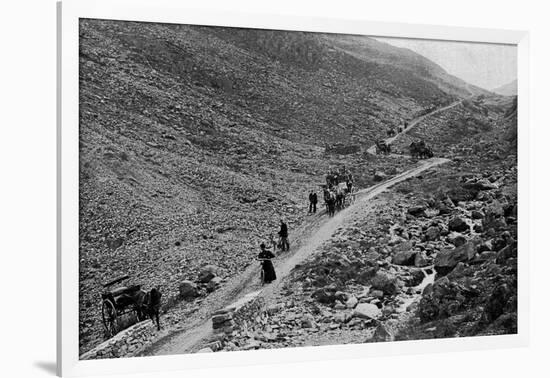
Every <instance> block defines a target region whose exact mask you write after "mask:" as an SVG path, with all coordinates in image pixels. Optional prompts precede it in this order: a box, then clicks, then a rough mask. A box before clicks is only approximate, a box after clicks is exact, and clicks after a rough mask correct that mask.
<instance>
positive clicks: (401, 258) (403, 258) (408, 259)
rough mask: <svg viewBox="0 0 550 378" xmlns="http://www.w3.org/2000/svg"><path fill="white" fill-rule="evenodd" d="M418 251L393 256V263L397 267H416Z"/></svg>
mask: <svg viewBox="0 0 550 378" xmlns="http://www.w3.org/2000/svg"><path fill="white" fill-rule="evenodd" d="M415 255H416V251H401V252H398V253H397V254H395V255H393V257H392V263H393V264H395V265H414V258H415Z"/></svg>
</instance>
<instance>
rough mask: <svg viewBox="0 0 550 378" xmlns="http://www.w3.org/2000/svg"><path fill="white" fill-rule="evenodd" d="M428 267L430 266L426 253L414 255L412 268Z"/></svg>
mask: <svg viewBox="0 0 550 378" xmlns="http://www.w3.org/2000/svg"><path fill="white" fill-rule="evenodd" d="M428 265H430V260H429V259H428V256H427V255H426V252H424V251H421V252H418V253H417V254H416V255H414V266H416V267H418V268H423V267H425V266H428Z"/></svg>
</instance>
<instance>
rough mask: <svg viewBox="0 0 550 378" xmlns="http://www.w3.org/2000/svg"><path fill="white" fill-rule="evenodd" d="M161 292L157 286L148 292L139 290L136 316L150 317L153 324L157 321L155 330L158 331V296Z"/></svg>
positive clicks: (159, 296) (142, 318) (141, 317)
mask: <svg viewBox="0 0 550 378" xmlns="http://www.w3.org/2000/svg"><path fill="white" fill-rule="evenodd" d="M161 297H162V293H161V292H160V291H159V290H158V289H157V288H155V287H154V288H152V289H151V291H149V292H148V293H146V292H144V291H143V290H140V292H139V294H138V300H137V301H138V318H139V319H140V320H145V319H147V317H149V318H150V319H151V321H152V322H153V324H154V323H155V320H156V323H157V330H159V331H160V319H159V318H160V298H161Z"/></svg>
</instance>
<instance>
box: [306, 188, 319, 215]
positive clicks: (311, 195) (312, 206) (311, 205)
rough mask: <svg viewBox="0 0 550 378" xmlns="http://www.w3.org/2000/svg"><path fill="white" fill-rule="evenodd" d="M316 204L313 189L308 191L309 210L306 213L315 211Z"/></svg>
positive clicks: (315, 195)
mask: <svg viewBox="0 0 550 378" xmlns="http://www.w3.org/2000/svg"><path fill="white" fill-rule="evenodd" d="M316 204H317V194H316V193H314V192H313V190H312V191H311V192H309V211H308V213H314V212H316V211H317V209H316V207H317V206H316Z"/></svg>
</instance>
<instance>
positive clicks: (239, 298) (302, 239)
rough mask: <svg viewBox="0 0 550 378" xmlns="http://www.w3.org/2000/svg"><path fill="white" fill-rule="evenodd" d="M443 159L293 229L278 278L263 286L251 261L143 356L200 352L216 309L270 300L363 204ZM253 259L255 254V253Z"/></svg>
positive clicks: (366, 191) (279, 259) (359, 194)
mask: <svg viewBox="0 0 550 378" xmlns="http://www.w3.org/2000/svg"><path fill="white" fill-rule="evenodd" d="M447 161H448V160H447V159H443V158H432V159H428V160H424V161H421V162H420V163H419V165H418V166H417V167H415V168H412V169H410V170H408V171H406V172H403V173H401V174H399V175H397V176H395V177H393V178H391V179H389V180H387V181H384V182H381V183H379V184H376V185H374V186H371V187H369V188H366V189H363V190H360V191H359V192H357V199H356V201H355V203H354V204H352V205H351V206H349V207H347V208H346V209H344V210H342V211H340V212H338V213H337V214H336V215H335V216H334V217H332V218H328V217H327V216H326V214H325V213H324V212H321V214H318V215H316V216H314V217H313V219H311V220H310V221H309V222H306V224H305V225H304V226H302V227H301V228H300V229H298V230H295V231H294V232H291V234H290V239H291V242H292V248H291V250H290V251H289V252H286V253H283V254H280V255H279V256H277V258H276V259H275V261H274V265H275V270H276V271H277V280H276V281H275V282H274V283H272V284H270V285H267V286H263V287H262V286H260V282H259V270H260V267H259V265H258V264H251V265H250V266H248V268H246V269H245V270H244V272H243V273H242V274H240V275H238V276H237V277H235V278H234V279H232V280H231V281H230V282H229V283H228V284H227V285H225V286H224V288H222V289H220V290H219V291H217V292H214V293H213V294H211V295H210V296H209V297H208V298H207V299H206V300H205V301H204V302H203V303H202V304H201V309H200V310H199V311H197V313H195V314H194V315H193V318H192V319H187V322H186V323H187V326H185V328H182V329H180V330H179V331H176V332H171V333H167V335H166V336H165V337H164V338H162V339H160V340H159V341H158V342H156V343H154V344H153V345H152V346H151V347H149V348H148V349H147V350H145V351H144V352H143V353H142V355H167V354H181V353H192V352H196V351H197V349H198V347H199V346H200V345H201V342H202V341H203V340H205V339H207V338H209V337H210V336H212V322H211V319H210V317H211V314H212V312H214V311H216V310H219V309H222V308H224V307H228V306H235V305H237V306H239V305H240V304H242V303H245V302H246V301H248V300H251V299H254V298H257V297H262V298H263V299H264V300H266V302H269V299H270V298H272V297H273V296H274V295H275V294H276V293H278V292H279V290H280V289H281V282H282V280H283V278H284V277H286V276H287V275H288V274H289V273H290V272H291V270H292V269H293V268H294V267H295V266H296V265H297V264H300V263H301V262H303V261H304V260H306V259H307V258H308V257H309V256H311V255H312V254H314V253H315V252H316V251H317V249H318V248H319V247H320V246H321V245H322V244H323V243H324V242H325V241H327V240H329V239H330V238H331V237H332V235H333V234H334V232H335V231H336V230H337V229H338V228H339V227H340V226H342V225H343V223H344V222H345V220H346V219H347V218H348V216H349V215H350V214H351V213H352V212H353V211H354V210H355V209H356V208H357V207H358V205H359V203H361V202H363V201H368V200H369V199H372V198H373V197H375V196H377V195H379V194H380V193H382V192H384V191H385V190H387V189H388V188H390V187H391V186H393V185H395V184H397V183H399V182H401V181H403V180H406V179H408V178H410V177H414V176H416V175H418V174H420V173H421V172H423V171H425V170H427V169H429V168H432V167H434V166H437V165H440V164H443V163H446V162H447ZM251 259H252V256H251Z"/></svg>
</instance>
